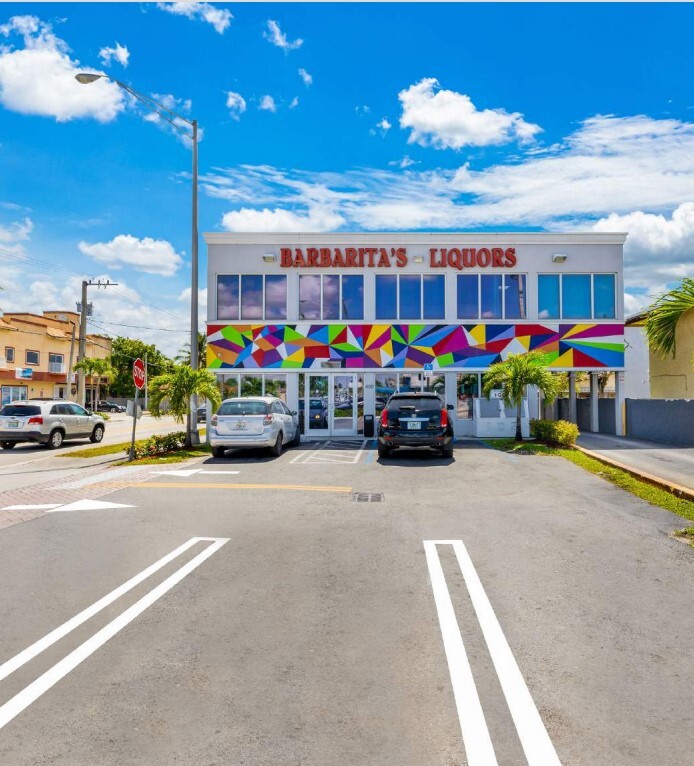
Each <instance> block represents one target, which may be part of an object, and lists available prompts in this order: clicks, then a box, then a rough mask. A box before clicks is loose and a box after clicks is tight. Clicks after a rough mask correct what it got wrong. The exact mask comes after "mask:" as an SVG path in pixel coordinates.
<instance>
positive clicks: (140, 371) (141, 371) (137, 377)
mask: <svg viewBox="0 0 694 766" xmlns="http://www.w3.org/2000/svg"><path fill="white" fill-rule="evenodd" d="M146 380H147V373H146V372H145V365H144V363H143V361H142V359H136V360H135V361H134V362H133V383H135V402H134V404H133V436H132V439H131V441H130V455H129V457H128V461H131V460H133V459H134V458H135V426H136V425H137V400H138V397H139V395H140V389H142V388H144V387H145V383H146Z"/></svg>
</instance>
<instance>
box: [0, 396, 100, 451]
mask: <svg viewBox="0 0 694 766" xmlns="http://www.w3.org/2000/svg"><path fill="white" fill-rule="evenodd" d="M105 428H106V425H105V423H104V419H103V418H102V417H101V415H95V414H94V413H93V412H92V411H91V410H85V409H84V407H80V405H79V404H75V402H67V401H63V400H62V399H29V400H28V401H27V400H23V401H18V402H11V403H9V404H5V405H4V406H3V407H2V409H0V447H2V448H3V449H14V447H15V446H16V445H17V444H20V443H21V442H36V443H37V444H45V445H46V447H48V449H58V447H60V446H61V444H62V443H63V441H69V440H70V439H89V441H91V442H93V443H94V444H98V443H99V442H100V441H101V440H102V439H103V438H104V430H105Z"/></svg>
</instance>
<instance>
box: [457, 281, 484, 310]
mask: <svg viewBox="0 0 694 766" xmlns="http://www.w3.org/2000/svg"><path fill="white" fill-rule="evenodd" d="M478 286H479V277H478V276H477V274H458V319H477V317H479V315H480V306H479V295H478Z"/></svg>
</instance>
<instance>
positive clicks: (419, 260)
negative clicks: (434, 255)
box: [412, 255, 424, 263]
mask: <svg viewBox="0 0 694 766" xmlns="http://www.w3.org/2000/svg"><path fill="white" fill-rule="evenodd" d="M412 260H413V261H414V262H415V263H424V256H423V255H415V257H414V258H413V259H412Z"/></svg>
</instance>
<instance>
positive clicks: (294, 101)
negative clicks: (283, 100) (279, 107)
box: [289, 96, 299, 109]
mask: <svg viewBox="0 0 694 766" xmlns="http://www.w3.org/2000/svg"><path fill="white" fill-rule="evenodd" d="M297 106H299V97H298V96H294V98H293V99H292V100H291V101H290V102H289V108H290V109H296V108H297Z"/></svg>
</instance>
